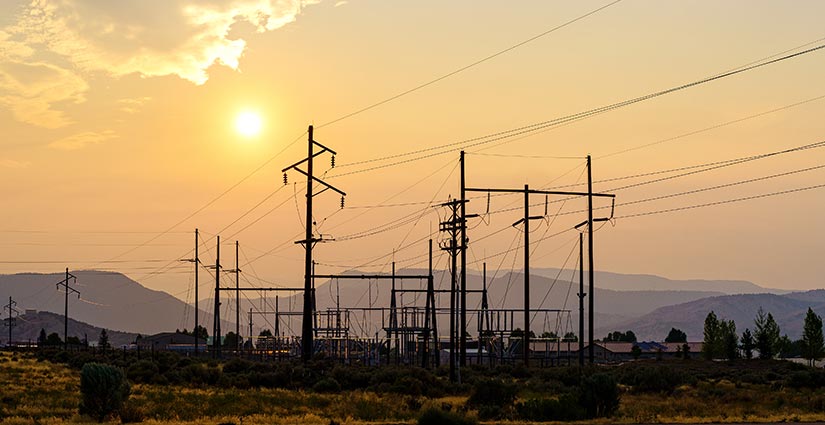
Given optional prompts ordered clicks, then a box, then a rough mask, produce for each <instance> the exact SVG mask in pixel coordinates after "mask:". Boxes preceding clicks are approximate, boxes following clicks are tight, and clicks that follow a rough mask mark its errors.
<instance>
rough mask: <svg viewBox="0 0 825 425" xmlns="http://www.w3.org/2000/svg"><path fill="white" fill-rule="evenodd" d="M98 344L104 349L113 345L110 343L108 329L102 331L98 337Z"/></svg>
mask: <svg viewBox="0 0 825 425" xmlns="http://www.w3.org/2000/svg"><path fill="white" fill-rule="evenodd" d="M97 346H98V347H100V348H103V349H106V348H111V347H112V346H111V345H109V332H106V329H102V330H101V331H100V336H99V337H98V338H97Z"/></svg>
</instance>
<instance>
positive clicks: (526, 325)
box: [464, 156, 616, 365]
mask: <svg viewBox="0 0 825 425" xmlns="http://www.w3.org/2000/svg"><path fill="white" fill-rule="evenodd" d="M587 164H588V167H587V169H588V191H587V192H568V191H553V190H536V189H530V188H529V186H528V185H524V189H493V188H468V187H465V188H464V190H465V191H467V192H487V193H492V192H496V193H524V218H522V219H520V220H519V221H517V222H515V223H513V226H514V227H515V226H517V225H519V224H521V223H524V229H523V230H524V322H525V323H524V337H523V339H522V341H523V343H524V347H523V356H524V363H525V365H526V364H528V363H529V346H528V344H529V342H530V227H529V222H530V220H539V219H543V218H544V216H530V214H529V213H530V211H529V208H530V202H529V195H531V194H541V195H562V196H587V198H588V220H587V221H586V222H584V223H582V224H580V225H577V226H576V228H578V227H580V226H582V225H584V224H590V226H589V227H590V229H588V232H589V233H588V234H589V236H590V238H589V243H590V248H591V249H590V252H589V254H590V265H591V267H590V285H591V286H590V293H591V297H590V314H591V319H590V338H591V341H592V338H593V319H592V314H593V297H592V293H593V270H592V264H593V251H592V246H593V230H592V227H593V226H592V223H593V222H594V221H607V220H609V219H607V218H604V219H597V220H593V198H594V197H605V198H611V199H614V200H615V197H616V196H615V195H613V194H604V193H593V187H592V180H591V178H590V176H591V175H590V157H589V156H588V160H587ZM468 217H469V216H468ZM611 217H612V212H611ZM590 350H591V360H592V354H593V353H592V350H593V344H592V342H591V346H590Z"/></svg>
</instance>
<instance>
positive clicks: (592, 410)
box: [579, 373, 619, 418]
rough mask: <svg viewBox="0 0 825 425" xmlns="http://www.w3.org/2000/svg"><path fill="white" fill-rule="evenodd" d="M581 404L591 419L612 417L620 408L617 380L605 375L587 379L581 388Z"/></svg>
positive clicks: (601, 374)
mask: <svg viewBox="0 0 825 425" xmlns="http://www.w3.org/2000/svg"><path fill="white" fill-rule="evenodd" d="M579 404H580V405H581V407H582V408H584V410H585V412H586V413H587V417H589V418H600V417H608V416H611V415H612V414H613V413H615V412H616V410H617V409H618V408H619V386H618V385H617V384H616V380H615V379H613V377H612V376H610V375H607V374H604V373H598V374H595V375H593V376H590V377H587V378H585V379H584V380H583V381H582V383H581V387H580V388H579Z"/></svg>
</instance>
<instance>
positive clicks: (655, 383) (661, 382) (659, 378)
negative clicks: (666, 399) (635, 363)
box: [622, 366, 688, 394]
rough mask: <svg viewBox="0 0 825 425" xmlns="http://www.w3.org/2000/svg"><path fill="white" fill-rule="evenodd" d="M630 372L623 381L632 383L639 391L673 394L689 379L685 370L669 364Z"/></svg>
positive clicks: (628, 383)
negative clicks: (674, 367)
mask: <svg viewBox="0 0 825 425" xmlns="http://www.w3.org/2000/svg"><path fill="white" fill-rule="evenodd" d="M628 372H629V373H628V374H627V375H625V376H624V378H623V379H622V383H624V384H627V385H632V386H633V389H634V390H635V391H637V392H649V393H667V394H671V393H673V391H674V390H675V389H676V387H678V386H679V385H682V384H684V383H686V382H687V381H688V379H687V378H686V376H685V374H684V373H683V372H681V371H679V370H676V369H673V368H670V367H667V366H662V367H641V368H638V369H636V370H630V371H628Z"/></svg>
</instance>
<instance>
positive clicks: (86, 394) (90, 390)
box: [80, 363, 129, 422]
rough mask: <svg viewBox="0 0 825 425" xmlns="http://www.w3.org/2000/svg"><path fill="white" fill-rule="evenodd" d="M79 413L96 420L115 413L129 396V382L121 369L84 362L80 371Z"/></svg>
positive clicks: (101, 419) (101, 420) (100, 420)
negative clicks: (80, 396) (80, 398)
mask: <svg viewBox="0 0 825 425" xmlns="http://www.w3.org/2000/svg"><path fill="white" fill-rule="evenodd" d="M80 393H81V395H82V400H81V402H80V414H82V415H83V414H85V415H89V416H91V417H93V418H95V419H96V420H97V421H98V422H103V420H104V419H106V418H107V417H109V416H110V415H112V414H113V413H117V412H118V411H119V410H120V408H121V407H122V406H123V402H124V401H126V399H127V398H129V383H128V382H126V377H125V376H124V374H123V371H122V370H120V369H117V368H114V367H112V366H108V365H104V364H100V363H86V364H85V365H84V366H83V369H82V370H81V371H80Z"/></svg>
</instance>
